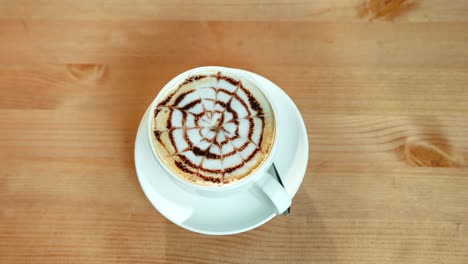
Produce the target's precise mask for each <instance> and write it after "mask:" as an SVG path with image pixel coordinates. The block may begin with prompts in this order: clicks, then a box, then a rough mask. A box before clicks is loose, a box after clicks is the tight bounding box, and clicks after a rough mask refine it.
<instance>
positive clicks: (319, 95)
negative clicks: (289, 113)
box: [0, 0, 468, 264]
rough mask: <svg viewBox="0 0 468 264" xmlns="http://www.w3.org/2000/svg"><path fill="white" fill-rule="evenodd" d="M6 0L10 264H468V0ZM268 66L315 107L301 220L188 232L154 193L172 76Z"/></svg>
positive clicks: (1, 43)
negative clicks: (144, 148) (156, 133)
mask: <svg viewBox="0 0 468 264" xmlns="http://www.w3.org/2000/svg"><path fill="white" fill-rule="evenodd" d="M362 1H364V0H355V1H354V0H350V1H338V0H333V1H329V0H314V1H312V0H310V1H279V0H278V1H272V2H271V3H270V2H269V1H250V0H239V1H217V0H206V1H201V0H199V1H182V0H178V1H162V0H161V1H156V0H155V1H149V0H148V1H125V0H114V1H91V0H81V1H76V0H74V1H71V0H70V1H68V0H48V1H36V0H21V1H19V0H17V1H14V0H12V1H7V0H0V150H1V151H0V155H1V156H0V168H1V169H0V263H32V262H37V263H392V264H393V263H424V264H426V263H460V264H462V263H468V3H467V1H466V0H451V1H437V0H424V1H423V0H421V1H417V2H414V1H413V2H409V1H402V0H395V1H390V3H387V4H386V6H381V5H380V6H379V4H380V2H379V1H376V0H372V1H370V2H362ZM202 65H224V66H230V67H238V68H244V69H247V70H251V71H254V72H257V73H259V74H261V75H264V76H266V77H267V78H269V79H271V80H273V81H274V82H276V83H277V84H279V86H281V87H282V88H283V89H284V90H285V91H286V92H287V93H288V94H289V95H290V96H291V97H292V99H293V100H294V101H295V102H296V104H297V105H298V107H299V109H300V110H301V112H302V114H303V116H304V119H305V122H306V126H307V129H308V134H309V140H310V160H309V167H308V170H307V174H306V176H305V179H304V182H303V185H302V186H301V188H300V190H299V192H298V193H297V196H296V197H295V198H294V204H293V208H292V214H291V216H289V217H277V218H275V219H273V220H272V221H270V222H269V223H267V224H265V225H264V226H262V227H260V228H258V229H256V230H253V231H250V232H246V233H244V234H239V235H234V236H224V237H212V236H206V235H200V234H195V233H191V232H189V231H186V230H184V229H182V228H180V227H178V226H176V225H174V224H172V223H170V222H169V221H168V220H166V219H165V218H164V217H163V216H162V215H160V214H159V213H158V212H157V211H156V210H155V209H154V208H153V207H152V206H151V204H150V202H149V201H148V200H147V199H146V197H145V196H144V194H143V192H142V190H141V188H140V186H139V183H138V181H137V177H136V174H135V168H134V163H133V147H134V138H135V134H136V130H137V126H138V123H139V121H140V118H141V116H142V114H143V112H144V110H145V108H146V107H147V106H148V104H149V103H150V102H151V100H152V99H153V98H154V96H155V95H156V94H157V93H158V91H159V89H160V88H161V87H162V86H163V85H164V84H165V83H166V82H167V81H168V80H170V79H171V78H172V77H173V76H175V75H176V74H178V73H180V72H182V71H185V70H187V69H189V68H192V67H196V66H202Z"/></svg>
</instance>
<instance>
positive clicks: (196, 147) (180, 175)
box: [146, 66, 291, 213]
mask: <svg viewBox="0 0 468 264" xmlns="http://www.w3.org/2000/svg"><path fill="white" fill-rule="evenodd" d="M270 98H271V95H270V93H269V91H268V85H266V84H264V83H260V82H259V81H258V80H257V79H255V78H253V77H252V76H250V75H249V74H248V73H246V72H243V71H241V70H238V69H232V68H225V67H217V66H210V67H200V68H195V69H191V70H189V71H186V72H184V73H181V74H179V75H178V76H176V77H175V78H173V79H172V80H171V81H169V82H168V83H167V84H166V85H165V86H164V87H163V88H162V89H161V91H160V93H159V94H158V95H157V96H156V98H155V99H154V101H153V102H152V103H151V106H150V108H149V113H150V114H149V117H148V120H147V121H146V122H148V131H147V134H148V141H149V142H150V145H151V150H152V153H153V155H154V157H155V158H156V161H157V162H158V163H159V164H160V165H161V167H162V168H164V170H165V171H166V173H167V177H170V178H171V179H172V180H173V181H175V182H176V183H177V184H178V185H179V186H180V187H181V188H184V189H185V190H187V191H190V192H195V193H197V194H200V195H203V196H208V197H213V199H216V198H217V197H220V196H227V195H231V194H233V193H236V192H242V191H251V192H257V193H258V194H259V195H265V196H267V197H268V198H269V199H268V200H270V201H271V204H270V206H272V208H273V210H274V211H275V212H276V213H282V212H283V211H285V210H286V209H287V208H288V207H289V206H290V204H291V198H290V196H289V195H288V193H287V192H286V190H285V189H284V188H283V187H282V186H281V184H280V183H279V182H278V181H277V179H276V178H275V177H273V176H272V175H271V174H270V173H269V172H268V169H269V168H270V167H271V166H272V164H273V160H274V158H275V157H276V156H277V155H279V153H277V146H278V139H279V137H278V133H280V130H279V128H280V127H281V124H279V123H278V120H277V119H276V118H275V117H276V116H277V114H276V113H278V111H280V109H278V106H276V105H274V103H273V100H271V99H270ZM197 134H198V135H197Z"/></svg>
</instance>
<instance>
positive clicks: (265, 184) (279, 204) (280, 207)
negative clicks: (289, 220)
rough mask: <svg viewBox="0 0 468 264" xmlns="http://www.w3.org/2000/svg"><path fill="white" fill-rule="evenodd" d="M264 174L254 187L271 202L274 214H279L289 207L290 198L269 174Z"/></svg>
mask: <svg viewBox="0 0 468 264" xmlns="http://www.w3.org/2000/svg"><path fill="white" fill-rule="evenodd" d="M265 174H266V175H264V176H263V177H262V178H261V179H260V180H258V181H257V182H256V183H255V185H256V187H257V188H258V189H260V190H261V191H262V192H263V193H264V194H265V195H266V196H267V197H268V198H269V199H270V200H271V202H272V203H273V205H274V206H275V209H276V213H277V214H281V213H283V212H284V211H286V210H287V209H288V208H289V206H291V197H289V194H288V193H287V192H286V190H285V189H284V188H283V186H281V184H280V183H279V182H278V181H277V180H276V179H275V178H274V177H273V176H272V175H271V174H270V173H268V172H265Z"/></svg>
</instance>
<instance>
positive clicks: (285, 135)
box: [135, 72, 309, 235]
mask: <svg viewBox="0 0 468 264" xmlns="http://www.w3.org/2000/svg"><path fill="white" fill-rule="evenodd" d="M248 73H249V74H251V75H252V76H253V77H255V78H258V80H259V81H261V82H263V83H265V85H266V87H268V89H271V90H269V92H271V94H272V95H274V96H272V99H273V100H274V103H275V104H276V105H277V106H280V109H281V112H280V113H278V114H277V118H278V119H279V120H278V123H281V124H282V127H281V128H280V129H281V130H282V132H281V133H280V134H279V136H280V138H279V144H278V151H277V157H275V158H274V163H275V165H276V168H277V169H278V172H279V174H280V175H281V178H282V180H283V183H284V186H285V189H286V191H287V192H288V194H289V195H290V196H291V197H294V195H295V194H296V192H297V190H298V189H299V186H300V185H301V182H302V179H303V178H304V174H305V171H306V168H307V160H308V152H309V144H308V139H307V131H306V128H305V125H304V121H303V119H302V116H301V114H300V113H299V110H298V109H297V107H296V105H295V104H294V103H293V101H292V100H291V99H290V98H289V96H288V95H287V94H286V93H285V92H284V91H283V90H281V88H279V87H278V86H277V85H275V84H274V83H272V82H271V81H269V80H267V79H265V78H263V77H261V76H259V75H257V74H254V73H251V72H248ZM147 115H148V110H147V112H146V113H145V115H144V116H143V119H142V121H141V123H140V127H139V128H138V133H137V137H136V142H135V167H136V171H137V175H138V179H139V181H140V184H141V187H142V189H143V191H144V193H145V194H146V196H147V197H148V199H149V200H150V202H151V203H152V204H153V206H154V207H155V208H156V209H157V210H158V211H159V212H160V213H161V214H162V215H164V216H165V217H166V218H167V219H169V220H170V221H172V222H173V223H175V224H177V225H179V226H181V227H183V228H186V229H188V230H191V231H194V232H198V233H203V234H210V235H228V234H236V233H241V232H245V231H248V230H250V229H253V228H256V227H258V226H260V225H262V224H264V223H265V222H267V221H269V220H270V219H272V218H273V217H274V216H275V215H276V214H275V213H274V207H273V205H271V201H269V200H268V198H266V197H265V196H263V195H259V194H257V193H255V192H254V191H253V189H252V190H246V191H244V192H242V193H238V194H233V195H230V196H227V197H216V198H212V197H205V196H200V195H198V194H196V193H192V192H190V191H188V190H186V189H184V188H181V187H180V186H179V185H178V184H176V183H175V182H174V181H173V180H172V179H171V178H170V177H169V175H167V174H166V172H165V171H164V169H163V168H162V167H161V165H159V163H158V162H157V160H156V158H155V157H154V156H153V153H152V152H151V147H150V143H149V142H148V137H147V135H146V131H147V122H145V120H146V118H147ZM293 213H294V211H293Z"/></svg>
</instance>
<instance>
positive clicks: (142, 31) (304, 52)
mask: <svg viewBox="0 0 468 264" xmlns="http://www.w3.org/2000/svg"><path fill="white" fill-rule="evenodd" d="M467 25H468V24H467V23H415V24H401V23H398V24H389V23H385V24H380V23H379V24H375V23H366V24H353V23H310V22H303V23H302V22H301V23H295V22H260V23H257V22H155V21H143V22H142V21H134V22H132V21H99V20H95V21H88V20H85V21H83V20H79V21H68V20H63V21H55V20H31V21H30V20H19V19H18V20H6V21H5V20H4V21H2V22H1V23H0V31H2V32H3V35H2V39H3V41H2V42H1V43H0V62H3V63H14V64H18V63H19V62H21V61H24V60H28V61H29V62H31V63H33V62H36V63H43V62H48V63H57V64H67V63H109V64H114V63H123V64H140V65H141V64H142V63H145V64H147V63H158V64H172V65H175V64H178V65H184V66H185V67H190V66H193V65H200V64H201V65H206V64H223V65H227V66H231V65H248V66H254V65H276V66H278V65H296V66H306V65H307V66H327V67H331V66H353V67H362V66H368V67H385V66H387V67H436V66H438V67H466V66H467V64H468V61H467V60H466V58H467V57H468V49H466V43H467V42H468V34H466V28H467ZM64 28H66V29H67V30H63V29H64ZM181 28H183V29H184V30H180V29H181Z"/></svg>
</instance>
